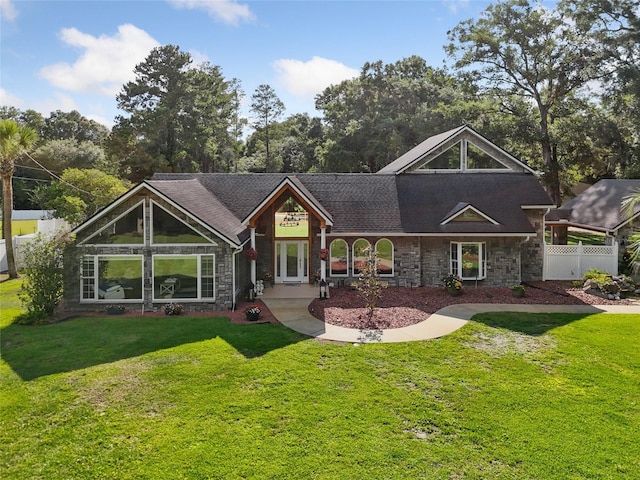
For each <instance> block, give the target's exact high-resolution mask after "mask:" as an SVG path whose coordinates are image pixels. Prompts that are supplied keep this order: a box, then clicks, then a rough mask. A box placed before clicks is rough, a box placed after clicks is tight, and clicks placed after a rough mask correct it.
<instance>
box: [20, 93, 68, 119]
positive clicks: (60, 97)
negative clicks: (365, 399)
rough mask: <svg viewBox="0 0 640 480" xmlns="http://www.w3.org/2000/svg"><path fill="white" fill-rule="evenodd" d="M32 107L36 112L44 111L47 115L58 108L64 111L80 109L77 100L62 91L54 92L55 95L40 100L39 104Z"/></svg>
mask: <svg viewBox="0 0 640 480" xmlns="http://www.w3.org/2000/svg"><path fill="white" fill-rule="evenodd" d="M30 108H32V109H33V110H35V111H36V112H40V113H42V115H44V116H45V117H46V116H48V115H49V114H50V113H51V112H55V111H56V110H61V111H63V112H70V111H72V110H78V111H80V108H79V107H78V104H77V103H76V101H75V100H74V99H73V98H72V97H70V96H69V95H67V94H66V93H62V92H53V96H51V97H50V98H47V99H46V100H41V101H38V103H37V105H34V106H33V107H30Z"/></svg>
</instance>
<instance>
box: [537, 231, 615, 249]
mask: <svg viewBox="0 0 640 480" xmlns="http://www.w3.org/2000/svg"><path fill="white" fill-rule="evenodd" d="M545 241H546V242H547V244H551V230H547V231H545ZM604 241H605V235H604V233H597V232H587V231H583V230H573V229H571V228H570V229H569V231H568V232H567V245H578V242H582V244H583V245H604Z"/></svg>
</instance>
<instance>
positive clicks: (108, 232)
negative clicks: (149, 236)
mask: <svg viewBox="0 0 640 480" xmlns="http://www.w3.org/2000/svg"><path fill="white" fill-rule="evenodd" d="M81 243H82V244H85V245H142V244H144V208H143V204H142V202H140V203H139V204H138V205H136V206H135V207H132V208H130V209H129V210H127V211H126V212H125V213H123V214H122V215H120V216H119V217H117V218H116V219H115V220H113V221H111V222H110V223H108V224H107V225H106V226H105V227H103V228H102V229H100V230H99V231H98V232H97V233H95V234H94V235H92V236H90V237H89V238H87V239H86V240H85V241H84V242H81Z"/></svg>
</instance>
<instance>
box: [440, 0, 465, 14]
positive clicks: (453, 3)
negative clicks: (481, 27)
mask: <svg viewBox="0 0 640 480" xmlns="http://www.w3.org/2000/svg"><path fill="white" fill-rule="evenodd" d="M442 3H443V4H444V5H446V6H447V8H448V9H449V12H451V13H452V14H454V15H457V14H458V13H459V12H460V10H466V9H467V7H468V6H469V0H442Z"/></svg>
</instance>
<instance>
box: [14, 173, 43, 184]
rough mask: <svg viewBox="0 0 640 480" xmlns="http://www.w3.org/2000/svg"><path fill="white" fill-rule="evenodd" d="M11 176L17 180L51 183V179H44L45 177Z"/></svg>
mask: <svg viewBox="0 0 640 480" xmlns="http://www.w3.org/2000/svg"><path fill="white" fill-rule="evenodd" d="M13 178H15V179H18V180H30V181H32V182H46V183H51V182H52V181H53V180H45V179H42V178H29V177H16V176H15V175H14V176H13Z"/></svg>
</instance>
